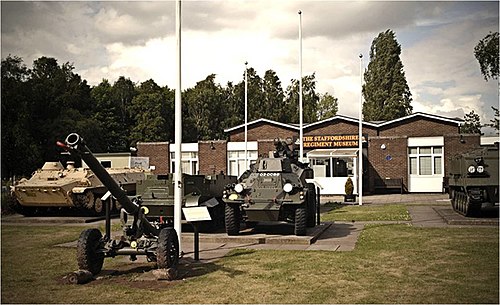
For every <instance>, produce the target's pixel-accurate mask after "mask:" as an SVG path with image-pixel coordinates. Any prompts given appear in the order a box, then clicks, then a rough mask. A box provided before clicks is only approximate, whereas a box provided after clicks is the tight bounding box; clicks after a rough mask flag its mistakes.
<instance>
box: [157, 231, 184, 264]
mask: <svg viewBox="0 0 500 305" xmlns="http://www.w3.org/2000/svg"><path fill="white" fill-rule="evenodd" d="M156 251H157V252H156V262H157V264H158V268H160V269H168V268H177V264H178V263H179V240H178V239H177V232H176V231H175V230H174V229H173V228H163V229H161V231H160V234H159V236H158V249H157V250H156Z"/></svg>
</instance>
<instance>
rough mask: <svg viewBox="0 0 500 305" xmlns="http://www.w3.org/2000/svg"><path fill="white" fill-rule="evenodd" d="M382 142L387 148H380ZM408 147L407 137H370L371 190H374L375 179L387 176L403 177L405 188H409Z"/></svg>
mask: <svg viewBox="0 0 500 305" xmlns="http://www.w3.org/2000/svg"><path fill="white" fill-rule="evenodd" d="M382 144H385V149H381V148H380V147H381V145H382ZM407 147H408V138H407V137H371V138H369V139H368V163H369V165H368V175H369V185H370V186H369V188H368V189H369V190H370V192H373V185H374V181H375V179H385V178H403V184H404V188H405V189H408V154H407ZM389 157H390V158H389ZM387 159H390V160H387Z"/></svg>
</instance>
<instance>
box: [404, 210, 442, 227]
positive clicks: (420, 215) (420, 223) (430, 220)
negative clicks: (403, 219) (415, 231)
mask: <svg viewBox="0 0 500 305" xmlns="http://www.w3.org/2000/svg"><path fill="white" fill-rule="evenodd" d="M408 212H409V213H410V216H411V223H412V225H413V226H415V227H445V226H447V223H446V222H445V221H444V220H443V218H442V217H441V216H439V214H438V213H436V211H435V210H434V209H433V208H432V207H430V206H408Z"/></svg>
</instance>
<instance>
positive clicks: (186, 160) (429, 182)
mask: <svg viewBox="0 0 500 305" xmlns="http://www.w3.org/2000/svg"><path fill="white" fill-rule="evenodd" d="M462 122H463V121H462V120H460V119H453V118H446V117H442V116H436V115H431V114H425V113H414V114H411V115H409V116H406V117H403V118H399V119H395V120H391V121H385V122H363V131H362V133H363V139H362V141H363V151H362V154H363V192H364V193H373V192H375V191H376V190H378V188H379V187H382V186H386V185H387V184H388V183H387V181H391V182H393V181H396V182H398V183H400V185H401V186H402V188H403V190H404V191H405V192H441V191H442V189H443V181H444V178H445V177H446V170H447V164H448V161H447V160H448V158H449V157H450V156H452V155H455V154H458V153H461V152H464V151H469V150H471V149H474V148H478V147H480V141H481V140H480V135H470V134H460V130H459V128H460V124H461V123H462ZM244 127H245V126H244V124H242V125H239V126H235V127H233V128H229V129H226V130H225V132H226V133H227V134H228V140H227V141H226V140H214V141H200V142H198V143H186V144H185V143H183V147H182V168H183V172H184V173H189V174H214V173H220V172H223V173H226V174H230V175H236V176H239V175H241V174H242V173H243V172H244V171H245V169H246V168H248V166H249V163H251V162H255V160H257V158H258V157H259V156H267V155H268V153H269V152H270V151H272V150H273V149H274V146H273V139H275V138H281V139H286V138H294V139H297V138H298V136H299V127H298V126H297V125H295V124H285V123H280V122H275V121H271V120H267V119H259V120H255V121H252V122H249V123H248V135H247V139H248V141H247V145H246V150H247V155H248V159H247V160H246V159H245V142H244V138H245V136H244ZM303 134H304V139H303V140H304V158H305V160H306V161H305V162H309V164H310V166H311V167H312V168H313V169H314V173H315V180H316V182H317V183H318V184H319V185H321V187H322V194H343V193H344V184H345V181H346V180H347V177H351V178H352V179H353V181H355V185H356V184H357V183H356V181H357V173H358V170H357V168H358V159H359V152H358V120H357V119H354V118H350V117H346V116H341V115H337V116H334V117H332V118H329V119H326V120H323V121H319V122H316V123H312V124H306V125H304V130H303ZM296 143H298V141H297V142H296ZM137 148H138V156H142V157H149V158H150V160H149V164H150V165H151V166H153V168H154V169H155V172H157V173H167V172H169V171H171V169H172V168H173V162H175V155H174V154H173V153H172V151H173V144H170V143H166V142H165V143H138V145H137ZM354 192H355V193H357V192H358V190H357V188H356V186H355V190H354Z"/></svg>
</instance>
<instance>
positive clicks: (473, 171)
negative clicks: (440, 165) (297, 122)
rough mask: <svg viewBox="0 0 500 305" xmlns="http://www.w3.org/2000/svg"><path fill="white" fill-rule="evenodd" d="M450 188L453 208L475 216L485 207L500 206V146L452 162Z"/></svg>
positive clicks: (478, 151) (468, 154)
mask: <svg viewBox="0 0 500 305" xmlns="http://www.w3.org/2000/svg"><path fill="white" fill-rule="evenodd" d="M448 183H449V189H450V197H451V203H452V206H453V209H454V210H455V211H457V212H458V213H460V214H462V215H465V216H475V215H478V214H479V212H480V211H481V207H482V206H484V205H495V204H496V205H498V188H499V186H498V143H497V145H496V147H489V148H484V149H479V150H475V151H472V152H468V153H464V154H460V155H457V156H455V157H454V158H452V159H451V160H450V168H449V182H448Z"/></svg>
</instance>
